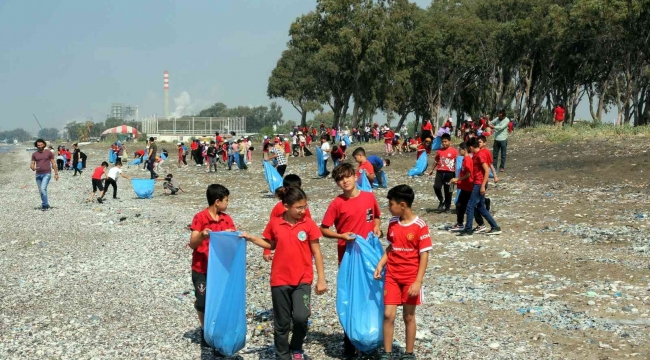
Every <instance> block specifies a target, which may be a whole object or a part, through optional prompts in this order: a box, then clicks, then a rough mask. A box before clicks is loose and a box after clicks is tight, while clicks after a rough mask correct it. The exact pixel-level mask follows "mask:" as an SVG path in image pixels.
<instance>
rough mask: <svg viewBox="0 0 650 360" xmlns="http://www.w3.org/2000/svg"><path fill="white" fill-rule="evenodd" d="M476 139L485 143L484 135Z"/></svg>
mask: <svg viewBox="0 0 650 360" xmlns="http://www.w3.org/2000/svg"><path fill="white" fill-rule="evenodd" d="M478 139H479V140H481V141H483V142H484V143H486V142H487V138H486V137H485V135H481V136H479V137H478Z"/></svg>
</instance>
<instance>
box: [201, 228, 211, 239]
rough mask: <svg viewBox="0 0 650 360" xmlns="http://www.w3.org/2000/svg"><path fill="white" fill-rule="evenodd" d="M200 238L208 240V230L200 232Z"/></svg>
mask: <svg viewBox="0 0 650 360" xmlns="http://www.w3.org/2000/svg"><path fill="white" fill-rule="evenodd" d="M201 236H203V237H204V238H209V237H210V229H204V230H203V231H201Z"/></svg>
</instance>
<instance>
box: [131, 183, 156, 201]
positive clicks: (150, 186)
mask: <svg viewBox="0 0 650 360" xmlns="http://www.w3.org/2000/svg"><path fill="white" fill-rule="evenodd" d="M131 186H133V191H135V194H136V195H137V196H138V198H140V199H151V198H152V197H153V190H154V180H153V179H131Z"/></svg>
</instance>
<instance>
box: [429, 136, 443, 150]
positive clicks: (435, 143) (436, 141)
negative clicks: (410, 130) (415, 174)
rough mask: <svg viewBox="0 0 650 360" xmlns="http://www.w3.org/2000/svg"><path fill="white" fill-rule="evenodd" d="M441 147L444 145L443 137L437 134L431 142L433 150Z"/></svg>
mask: <svg viewBox="0 0 650 360" xmlns="http://www.w3.org/2000/svg"><path fill="white" fill-rule="evenodd" d="M441 147H442V138H441V137H440V136H436V138H435V139H434V140H433V142H432V143H431V150H438V149H440V148H441Z"/></svg>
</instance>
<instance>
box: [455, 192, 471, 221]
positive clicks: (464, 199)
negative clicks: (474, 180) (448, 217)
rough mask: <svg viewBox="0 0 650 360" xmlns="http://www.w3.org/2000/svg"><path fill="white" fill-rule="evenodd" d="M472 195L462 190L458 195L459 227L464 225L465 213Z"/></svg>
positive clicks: (457, 213) (457, 212) (457, 218)
mask: <svg viewBox="0 0 650 360" xmlns="http://www.w3.org/2000/svg"><path fill="white" fill-rule="evenodd" d="M471 195H472V193H471V192H469V191H465V190H461V191H460V194H459V195H458V203H457V204H456V224H458V225H463V224H464V221H463V220H464V218H465V211H466V210H467V203H468V202H469V198H470V196H471Z"/></svg>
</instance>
